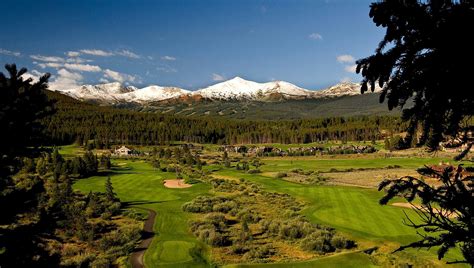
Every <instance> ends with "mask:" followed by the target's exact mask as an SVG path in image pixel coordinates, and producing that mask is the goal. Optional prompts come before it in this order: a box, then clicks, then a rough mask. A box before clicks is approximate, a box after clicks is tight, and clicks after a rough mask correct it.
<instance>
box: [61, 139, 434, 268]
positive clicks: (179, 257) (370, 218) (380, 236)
mask: <svg viewBox="0 0 474 268" xmlns="http://www.w3.org/2000/svg"><path fill="white" fill-rule="evenodd" d="M69 149H70V148H67V150H69ZM71 153H73V151H71ZM432 161H434V162H436V161H438V159H433V160H432ZM426 162H427V161H426V159H416V158H414V159H399V160H396V162H393V159H390V160H386V159H370V160H367V159H350V160H345V159H332V160H331V161H328V160H321V159H319V160H317V159H312V158H311V157H306V158H300V160H288V159H277V160H275V159H272V160H265V163H266V165H264V166H262V169H264V170H268V171H275V170H282V171H287V170H288V169H290V168H304V169H316V170H318V169H321V170H327V169H329V168H340V169H343V168H349V167H352V168H360V167H374V166H375V167H377V166H380V167H384V166H386V165H389V164H391V165H393V164H399V165H401V166H403V167H415V166H419V165H420V164H421V163H426ZM114 163H115V164H118V165H120V168H118V169H117V170H115V171H114V173H113V174H111V178H112V182H113V186H114V188H115V190H116V192H117V194H118V195H119V197H120V198H121V199H122V200H123V201H125V202H131V205H132V206H137V207H147V208H151V209H154V210H156V211H157V213H158V216H157V220H156V222H155V227H154V230H155V232H156V234H157V237H156V238H155V239H154V240H153V243H152V245H151V247H150V249H149V250H148V251H147V252H146V254H145V264H146V266H147V267H157V266H173V267H176V266H179V267H187V266H192V267H196V266H203V264H202V263H201V264H200V263H198V262H196V261H195V260H193V257H192V254H191V253H190V251H189V249H191V248H195V247H199V248H200V247H202V244H201V243H199V242H198V241H197V240H196V239H195V238H194V237H193V235H192V234H191V233H190V232H189V231H188V225H187V221H188V220H189V217H190V215H189V214H186V213H184V212H182V210H181V205H182V204H183V203H184V202H187V201H189V200H191V199H193V198H194V197H196V196H198V195H201V194H205V193H208V192H209V187H208V186H207V185H205V184H198V185H195V186H193V187H191V188H188V189H167V188H165V187H164V186H163V184H162V181H163V179H166V178H172V177H173V176H174V174H170V173H163V172H159V171H154V170H153V168H152V167H151V166H150V165H148V164H146V163H144V162H141V161H137V162H132V161H125V160H117V161H114ZM217 173H218V174H221V175H224V176H230V177H236V178H241V177H244V178H246V179H249V180H251V181H254V182H257V183H260V184H262V185H264V186H265V188H267V189H269V190H273V191H278V192H286V193H289V194H291V195H293V196H295V197H297V198H299V199H302V200H304V201H305V202H306V203H307V204H308V206H307V208H306V209H305V211H304V213H305V215H306V216H307V217H308V218H309V219H310V220H311V221H313V222H315V223H323V224H326V225H330V226H333V227H336V228H337V229H338V230H340V231H343V232H345V233H346V234H349V235H351V236H353V237H355V238H356V239H357V238H360V239H363V240H370V241H371V242H373V243H376V244H377V243H378V244H384V243H386V241H392V242H395V243H405V242H407V241H411V240H413V239H416V236H415V235H414V232H413V230H412V229H411V228H408V227H406V226H404V225H403V224H402V223H401V220H402V218H403V211H407V212H408V213H410V211H409V210H406V209H402V208H397V207H390V206H380V205H378V200H379V198H380V197H381V193H379V192H377V191H375V190H371V189H359V188H353V187H334V186H332V187H328V186H303V185H299V184H294V183H290V182H286V181H282V180H276V179H273V178H268V177H264V176H259V175H249V174H243V173H241V172H238V171H235V170H232V169H226V170H221V171H219V172H217ZM104 182H105V177H92V178H88V179H83V180H79V181H78V182H77V183H76V184H75V185H74V187H75V189H79V190H81V191H84V192H88V191H91V190H92V191H97V190H102V189H104ZM414 254H416V255H417V256H418V257H423V258H431V259H432V258H433V257H434V256H433V253H427V252H425V251H417V252H416V253H414ZM351 265H352V266H351ZM370 265H372V262H371V261H370V259H369V258H367V256H366V255H365V254H363V253H352V254H340V255H336V256H333V257H330V258H323V259H318V260H313V261H309V262H301V263H292V264H291V266H289V264H281V265H278V264H274V265H269V266H271V267H273V266H276V267H314V266H318V267H335V266H338V267H362V266H363V267H368V266H370ZM252 266H253V265H252ZM242 267H248V265H243V266H242Z"/></svg>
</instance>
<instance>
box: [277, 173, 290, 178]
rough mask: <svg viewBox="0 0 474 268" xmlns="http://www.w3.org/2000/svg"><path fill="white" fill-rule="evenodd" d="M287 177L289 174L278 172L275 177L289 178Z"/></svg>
mask: <svg viewBox="0 0 474 268" xmlns="http://www.w3.org/2000/svg"><path fill="white" fill-rule="evenodd" d="M287 176H288V174H287V173H286V172H278V173H277V174H276V176H275V177H276V178H278V179H281V178H284V177H287Z"/></svg>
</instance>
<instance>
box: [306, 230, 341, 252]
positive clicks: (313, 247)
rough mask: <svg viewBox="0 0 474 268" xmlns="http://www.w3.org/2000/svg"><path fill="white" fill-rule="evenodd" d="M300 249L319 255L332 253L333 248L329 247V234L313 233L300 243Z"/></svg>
mask: <svg viewBox="0 0 474 268" xmlns="http://www.w3.org/2000/svg"><path fill="white" fill-rule="evenodd" d="M301 248H302V249H304V250H308V251H316V252H319V253H329V252H333V251H334V250H335V248H334V247H333V246H332V245H331V233H329V232H314V233H312V234H311V235H309V236H307V237H306V238H305V239H303V240H302V241H301Z"/></svg>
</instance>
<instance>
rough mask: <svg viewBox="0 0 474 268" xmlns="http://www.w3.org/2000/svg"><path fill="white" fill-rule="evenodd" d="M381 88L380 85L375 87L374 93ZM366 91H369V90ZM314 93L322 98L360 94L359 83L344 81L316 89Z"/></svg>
mask: <svg viewBox="0 0 474 268" xmlns="http://www.w3.org/2000/svg"><path fill="white" fill-rule="evenodd" d="M381 90H382V89H381V88H380V87H378V86H376V87H375V92H376V93H377V92H380V91H381ZM366 93H371V91H369V92H366ZM315 94H316V95H318V96H321V97H323V98H334V97H341V96H354V95H360V84H357V83H348V82H344V83H340V84H337V85H334V86H331V87H329V88H327V89H323V90H319V91H316V92H315Z"/></svg>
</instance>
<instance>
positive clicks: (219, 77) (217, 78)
mask: <svg viewBox="0 0 474 268" xmlns="http://www.w3.org/2000/svg"><path fill="white" fill-rule="evenodd" d="M212 80H213V81H224V80H225V77H224V76H223V75H220V74H216V73H213V74H212Z"/></svg>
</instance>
